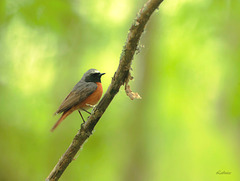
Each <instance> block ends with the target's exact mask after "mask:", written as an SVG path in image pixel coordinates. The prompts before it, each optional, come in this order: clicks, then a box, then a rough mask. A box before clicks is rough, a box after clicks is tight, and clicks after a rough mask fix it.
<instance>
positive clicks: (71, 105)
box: [51, 69, 105, 131]
mask: <svg viewBox="0 0 240 181" xmlns="http://www.w3.org/2000/svg"><path fill="white" fill-rule="evenodd" d="M104 74H105V73H100V72H99V71H98V70H96V69H90V70H88V71H87V72H86V73H85V74H84V75H83V77H82V78H81V80H80V81H79V82H78V83H77V84H76V85H75V86H74V87H73V89H72V91H71V92H70V93H69V94H68V96H67V97H66V98H65V99H64V101H63V102H62V104H61V105H60V107H59V108H58V110H57V111H56V112H55V113H54V115H56V114H60V113H63V114H62V116H61V117H60V119H59V120H58V121H57V122H56V124H55V125H54V126H53V127H52V129H51V131H54V129H55V128H56V127H57V126H58V125H59V124H60V123H61V122H62V121H63V120H64V119H65V118H66V117H67V116H68V115H70V114H71V113H72V112H73V111H75V110H78V112H79V114H80V116H81V117H82V119H83V116H82V114H81V112H80V110H82V111H86V112H88V111H87V109H89V108H91V107H92V106H93V105H95V104H97V103H98V101H99V100H100V98H101V96H102V92H103V89H102V84H101V77H102V75H104ZM88 113H89V112H88ZM89 114H90V113H89ZM83 121H84V119H83Z"/></svg>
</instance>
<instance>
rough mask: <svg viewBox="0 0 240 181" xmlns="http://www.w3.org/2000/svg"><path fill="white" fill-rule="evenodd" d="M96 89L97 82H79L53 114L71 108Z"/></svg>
mask: <svg viewBox="0 0 240 181" xmlns="http://www.w3.org/2000/svg"><path fill="white" fill-rule="evenodd" d="M96 89H97V84H96V83H93V82H79V83H77V84H76V85H75V87H74V88H73V90H72V91H71V92H70V93H69V94H68V96H67V97H66V98H65V99H64V101H63V102H62V104H61V105H60V107H59V108H58V110H57V111H56V112H55V113H54V114H58V113H61V112H64V111H67V110H69V109H71V108H72V107H73V106H75V105H77V104H79V103H80V102H82V101H83V100H85V99H86V98H87V97H88V96H89V95H91V94H92V93H93V92H94V91H95V90H96Z"/></svg>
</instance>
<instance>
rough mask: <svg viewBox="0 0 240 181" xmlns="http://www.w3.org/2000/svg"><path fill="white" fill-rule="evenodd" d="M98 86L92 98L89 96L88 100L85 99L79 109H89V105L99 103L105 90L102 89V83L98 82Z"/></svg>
mask: <svg viewBox="0 0 240 181" xmlns="http://www.w3.org/2000/svg"><path fill="white" fill-rule="evenodd" d="M96 84H97V89H96V90H95V91H94V92H93V93H92V94H91V95H90V96H88V98H87V99H85V100H84V101H83V102H82V103H81V105H79V108H83V109H88V108H90V107H89V106H87V104H90V105H95V104H97V103H98V101H99V100H100V98H101V97H102V93H103V89H102V84H101V83H100V82H97V83H96Z"/></svg>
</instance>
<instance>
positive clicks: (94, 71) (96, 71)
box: [92, 70, 100, 73]
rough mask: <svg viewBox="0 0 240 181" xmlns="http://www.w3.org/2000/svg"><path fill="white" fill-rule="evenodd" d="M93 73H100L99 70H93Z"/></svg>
mask: <svg viewBox="0 0 240 181" xmlns="http://www.w3.org/2000/svg"><path fill="white" fill-rule="evenodd" d="M92 73H100V72H99V71H98V70H93V71H92Z"/></svg>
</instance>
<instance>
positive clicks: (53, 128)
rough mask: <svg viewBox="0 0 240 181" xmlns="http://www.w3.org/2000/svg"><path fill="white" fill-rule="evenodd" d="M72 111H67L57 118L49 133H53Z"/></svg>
mask: <svg viewBox="0 0 240 181" xmlns="http://www.w3.org/2000/svg"><path fill="white" fill-rule="evenodd" d="M71 113H72V111H70V110H68V111H66V112H64V113H63V114H62V116H61V117H60V118H59V120H58V121H57V122H56V124H55V125H54V126H53V127H52V129H51V132H53V131H54V130H55V129H56V127H57V126H58V125H59V124H60V123H61V122H62V121H63V120H64V119H65V118H66V117H67V116H68V115H69V114H71Z"/></svg>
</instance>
